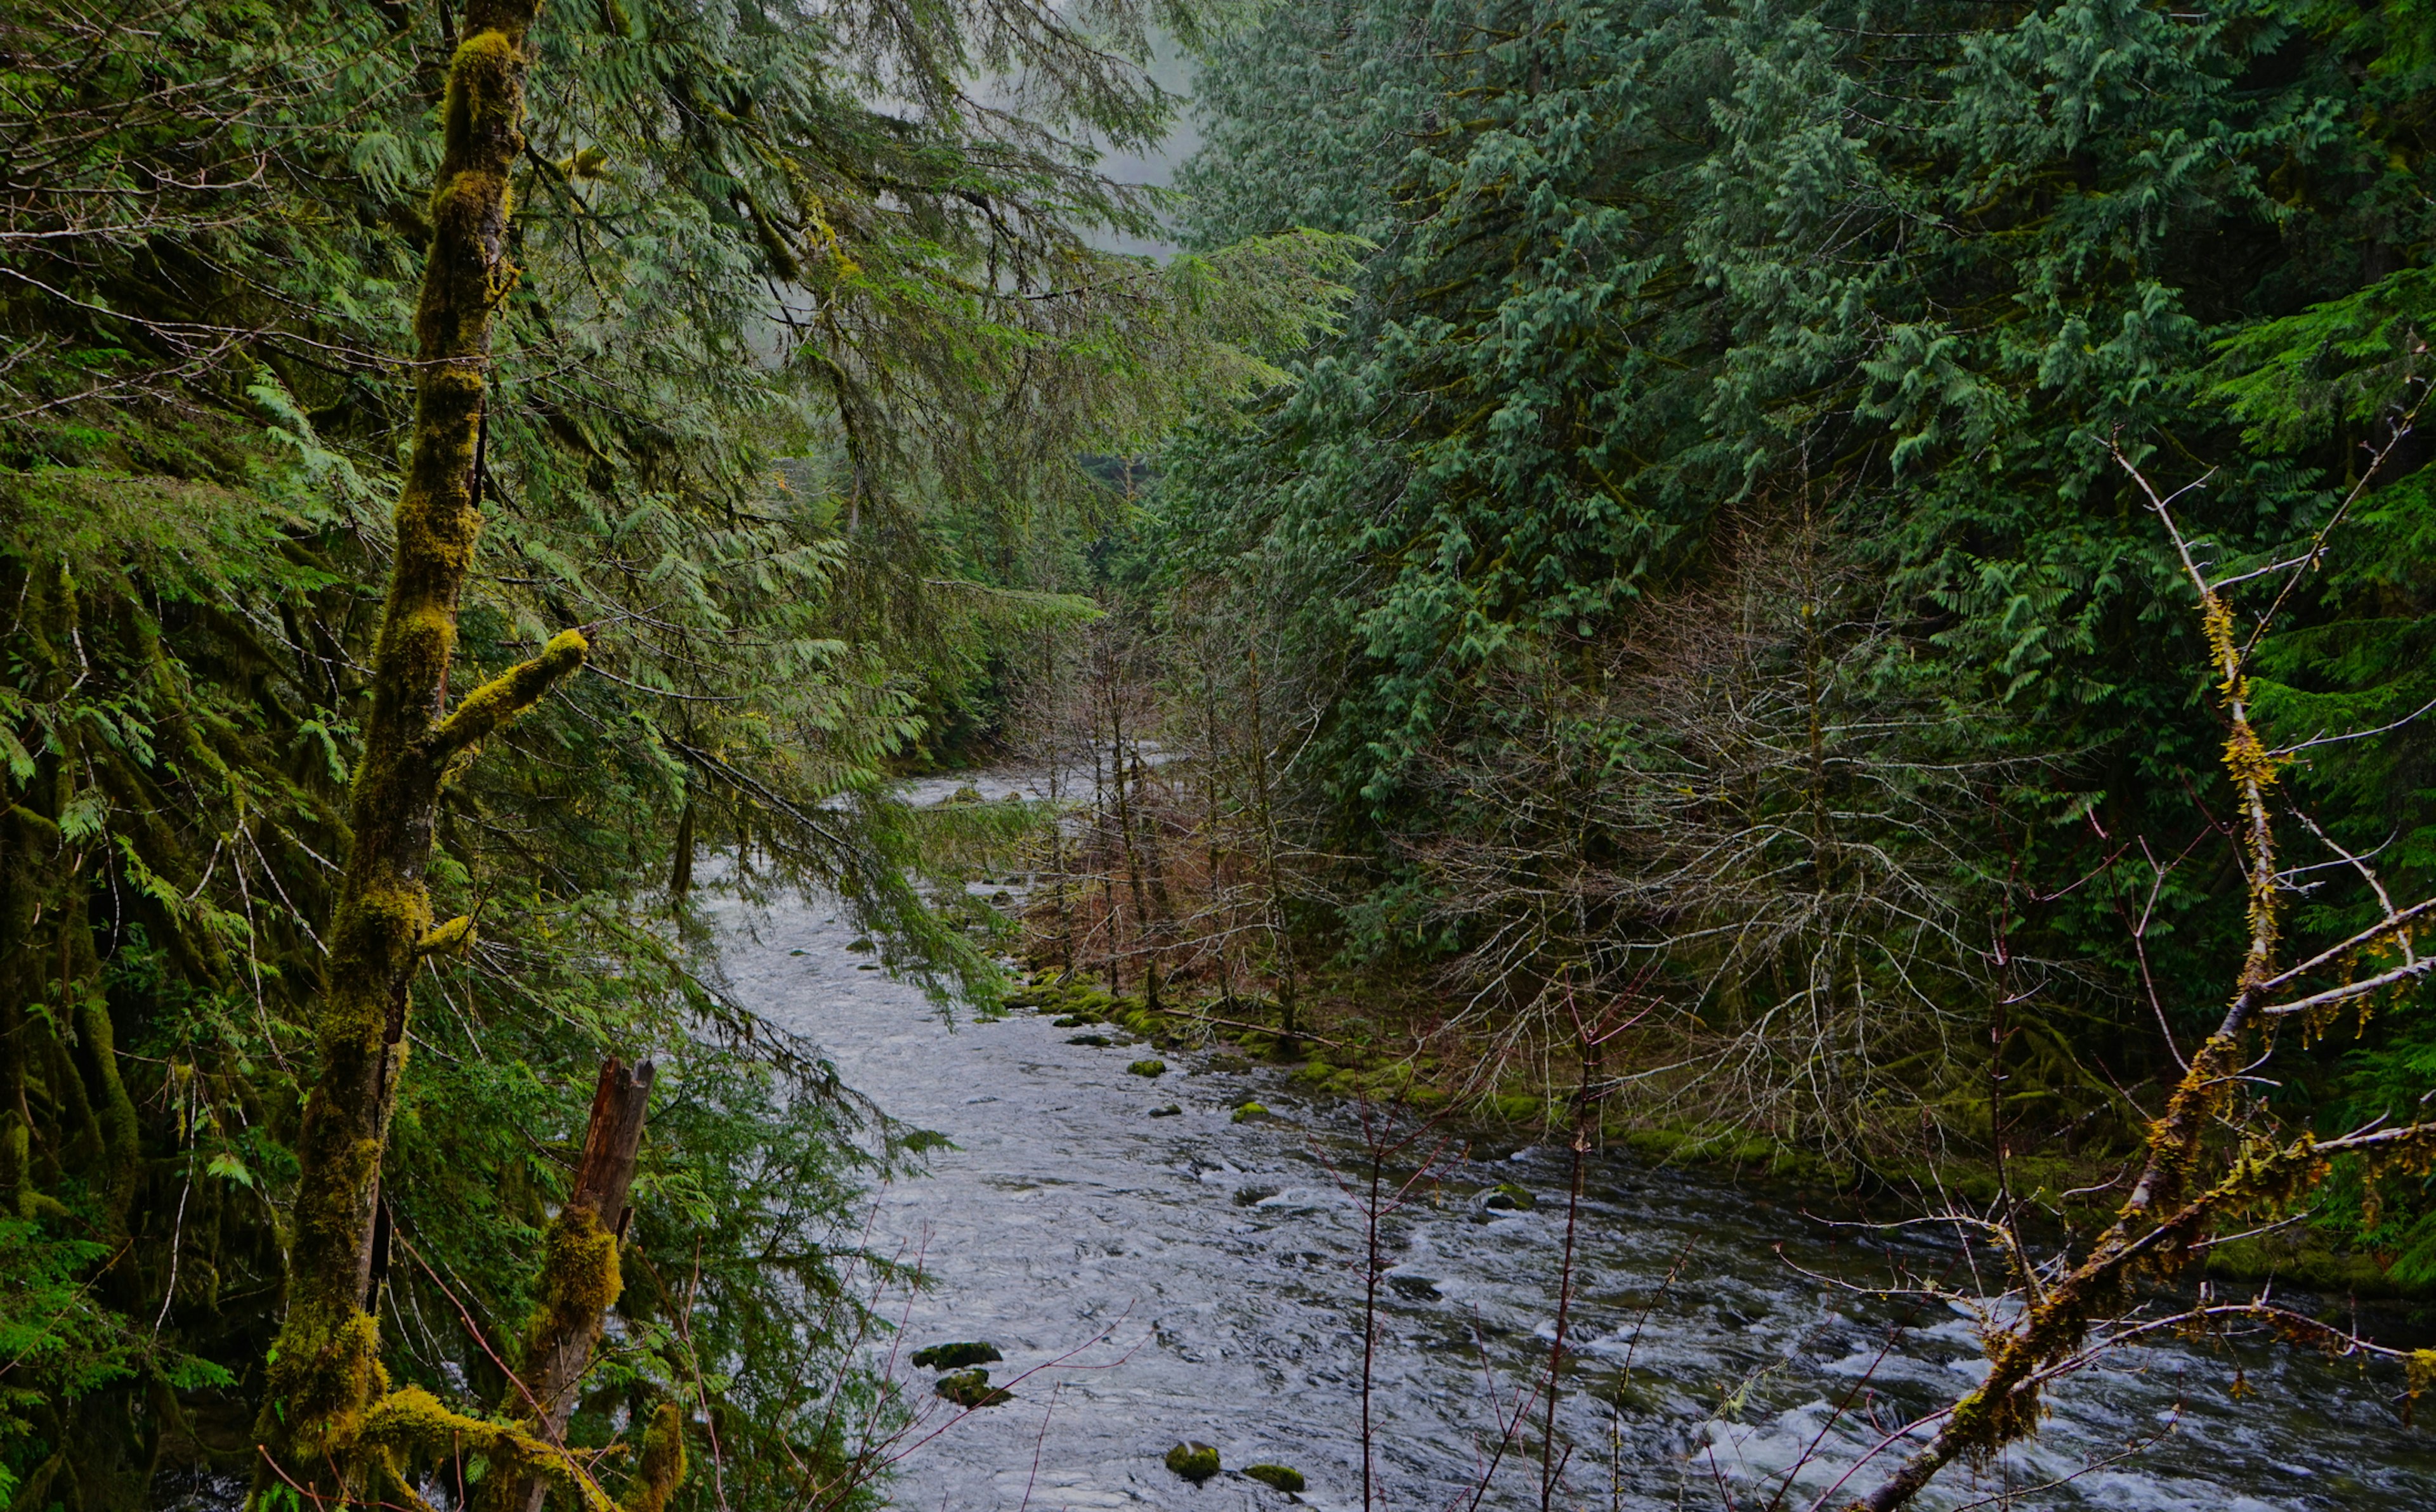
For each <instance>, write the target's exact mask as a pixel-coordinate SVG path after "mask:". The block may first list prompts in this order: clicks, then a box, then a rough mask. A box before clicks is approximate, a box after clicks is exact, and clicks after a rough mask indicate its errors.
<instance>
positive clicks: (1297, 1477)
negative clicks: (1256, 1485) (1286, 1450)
mask: <svg viewBox="0 0 2436 1512" xmlns="http://www.w3.org/2000/svg"><path fill="white" fill-rule="evenodd" d="M1244 1474H1246V1475H1248V1476H1250V1477H1251V1478H1252V1479H1253V1480H1256V1481H1259V1482H1261V1484H1262V1485H1265V1486H1276V1487H1277V1488H1278V1489H1279V1490H1280V1491H1283V1492H1285V1493H1286V1494H1287V1495H1288V1496H1292V1495H1294V1494H1295V1493H1296V1492H1297V1491H1299V1490H1301V1489H1302V1471H1300V1470H1298V1469H1295V1468H1294V1467H1293V1466H1291V1465H1246V1466H1244Z"/></svg>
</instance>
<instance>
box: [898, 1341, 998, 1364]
mask: <svg viewBox="0 0 2436 1512" xmlns="http://www.w3.org/2000/svg"><path fill="white" fill-rule="evenodd" d="M1005 1358H1006V1356H1004V1355H1002V1354H1001V1353H999V1352H998V1346H997V1345H994V1344H984V1343H983V1342H982V1341H980V1340H978V1339H976V1340H973V1341H971V1342H969V1343H965V1344H934V1345H932V1346H931V1347H929V1348H927V1349H916V1350H914V1364H916V1365H917V1366H918V1365H927V1366H929V1367H930V1368H931V1369H932V1370H962V1369H964V1368H965V1367H966V1365H986V1364H997V1363H998V1362H999V1361H1001V1360H1003V1359H1005Z"/></svg>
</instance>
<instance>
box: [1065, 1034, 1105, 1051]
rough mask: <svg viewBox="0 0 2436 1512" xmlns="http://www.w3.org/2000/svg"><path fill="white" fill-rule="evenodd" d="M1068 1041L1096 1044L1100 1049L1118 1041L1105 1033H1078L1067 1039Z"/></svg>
mask: <svg viewBox="0 0 2436 1512" xmlns="http://www.w3.org/2000/svg"><path fill="white" fill-rule="evenodd" d="M1066 1043H1068V1044H1069V1045H1096V1046H1098V1047H1099V1048H1100V1049H1102V1050H1105V1049H1107V1048H1108V1047H1109V1046H1110V1045H1112V1044H1114V1043H1116V1042H1115V1041H1114V1040H1112V1039H1110V1038H1109V1037H1108V1036H1107V1035H1105V1034H1076V1035H1075V1036H1073V1037H1072V1038H1071V1039H1069V1040H1068V1041H1066Z"/></svg>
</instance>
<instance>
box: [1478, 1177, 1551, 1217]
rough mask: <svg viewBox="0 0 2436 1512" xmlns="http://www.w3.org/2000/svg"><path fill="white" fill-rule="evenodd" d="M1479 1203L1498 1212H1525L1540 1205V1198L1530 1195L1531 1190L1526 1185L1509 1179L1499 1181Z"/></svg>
mask: <svg viewBox="0 0 2436 1512" xmlns="http://www.w3.org/2000/svg"><path fill="white" fill-rule="evenodd" d="M1480 1205H1481V1206H1482V1207H1483V1208H1496V1209H1497V1210H1498V1211H1500V1212H1517V1213H1527V1212H1529V1211H1530V1210H1531V1209H1532V1208H1537V1207H1539V1206H1540V1199H1539V1198H1537V1197H1534V1196H1533V1195H1531V1190H1530V1189H1529V1188H1528V1187H1518V1186H1516V1185H1515V1184H1514V1183H1512V1182H1510V1181H1501V1182H1499V1183H1498V1184H1497V1185H1496V1187H1495V1188H1493V1189H1492V1190H1490V1191H1489V1193H1488V1196H1487V1197H1484V1198H1483V1199H1481V1204H1480Z"/></svg>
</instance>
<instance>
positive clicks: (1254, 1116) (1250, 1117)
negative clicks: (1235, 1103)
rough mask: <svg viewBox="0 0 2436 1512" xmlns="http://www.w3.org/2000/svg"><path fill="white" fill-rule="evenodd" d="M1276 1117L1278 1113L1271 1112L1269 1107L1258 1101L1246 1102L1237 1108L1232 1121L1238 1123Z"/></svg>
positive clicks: (1255, 1121) (1256, 1121)
mask: <svg viewBox="0 0 2436 1512" xmlns="http://www.w3.org/2000/svg"><path fill="white" fill-rule="evenodd" d="M1276 1117H1277V1115H1276V1114H1274V1113H1272V1112H1270V1111H1269V1110H1268V1109H1267V1108H1264V1107H1262V1106H1261V1104H1258V1103H1246V1104H1244V1105H1243V1106H1241V1107H1239V1108H1237V1109H1236V1110H1235V1114H1234V1118H1233V1120H1232V1121H1234V1122H1236V1123H1258V1122H1260V1121H1261V1120H1263V1119H1273V1118H1276Z"/></svg>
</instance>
